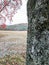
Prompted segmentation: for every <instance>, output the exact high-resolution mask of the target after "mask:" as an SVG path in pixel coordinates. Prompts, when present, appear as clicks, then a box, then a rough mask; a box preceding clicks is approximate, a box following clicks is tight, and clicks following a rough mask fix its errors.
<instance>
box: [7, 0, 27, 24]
mask: <svg viewBox="0 0 49 65" xmlns="http://www.w3.org/2000/svg"><path fill="white" fill-rule="evenodd" d="M26 3H27V0H22V6H21V8H20V9H19V10H18V11H17V13H16V14H15V15H14V17H13V22H12V23H10V22H7V23H6V24H8V25H9V24H20V23H27V10H26V9H27V8H26Z"/></svg>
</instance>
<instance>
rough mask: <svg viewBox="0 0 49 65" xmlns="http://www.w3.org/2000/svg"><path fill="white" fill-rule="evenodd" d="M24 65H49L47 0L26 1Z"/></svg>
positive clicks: (48, 13) (48, 5)
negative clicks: (26, 25) (26, 19)
mask: <svg viewBox="0 0 49 65" xmlns="http://www.w3.org/2000/svg"><path fill="white" fill-rule="evenodd" d="M27 16H28V34H27V35H28V36H27V52H26V65H49V0H28V3H27Z"/></svg>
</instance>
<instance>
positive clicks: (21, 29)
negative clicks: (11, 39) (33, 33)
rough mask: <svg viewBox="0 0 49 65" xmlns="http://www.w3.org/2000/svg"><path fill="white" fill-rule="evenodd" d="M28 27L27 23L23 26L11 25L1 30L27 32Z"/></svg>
mask: <svg viewBox="0 0 49 65" xmlns="http://www.w3.org/2000/svg"><path fill="white" fill-rule="evenodd" d="M27 27H28V24H27V23H22V24H15V25H9V26H6V28H5V29H3V28H0V30H11V31H12V30H14V31H27Z"/></svg>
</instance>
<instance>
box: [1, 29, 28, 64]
mask: <svg viewBox="0 0 49 65" xmlns="http://www.w3.org/2000/svg"><path fill="white" fill-rule="evenodd" d="M26 40H27V31H1V30H0V65H25V57H26V44H27V43H26Z"/></svg>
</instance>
